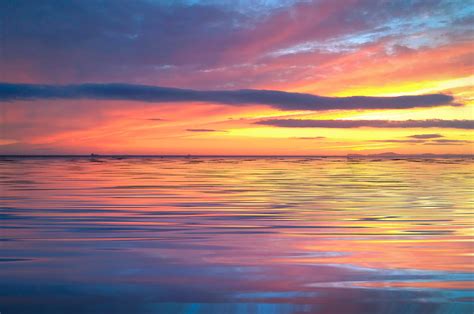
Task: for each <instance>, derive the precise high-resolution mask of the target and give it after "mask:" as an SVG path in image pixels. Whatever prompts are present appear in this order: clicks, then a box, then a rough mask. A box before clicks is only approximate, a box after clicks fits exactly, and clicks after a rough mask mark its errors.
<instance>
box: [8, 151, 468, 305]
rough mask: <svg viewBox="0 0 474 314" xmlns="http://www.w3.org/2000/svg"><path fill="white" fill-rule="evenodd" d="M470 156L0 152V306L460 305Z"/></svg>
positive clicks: (464, 286)
mask: <svg viewBox="0 0 474 314" xmlns="http://www.w3.org/2000/svg"><path fill="white" fill-rule="evenodd" d="M473 170H474V162H473V160H472V159H469V158H464V159H455V158H445V159H417V158H409V159H372V158H360V159H346V158H299V157H292V158H250V157H249V158H224V157H223V158H217V157H215V158H211V157H208V158H146V157H142V158H123V159H121V158H93V159H91V158H69V157H64V158H1V159H0V208H1V210H0V227H1V231H0V232H1V238H0V248H1V250H0V312H1V313H5V314H7V313H205V314H207V313H219V314H220V313H284V314H287V313H347V314H352V313H472V312H473V309H474V308H473V303H472V300H473V294H472V288H473V284H472V280H473V279H474V278H473V275H472V271H473V261H474V260H473V253H474V252H473V244H472V241H471V240H472V226H473V224H472V222H473V216H472V208H473V196H474V193H473V187H474V185H473V183H474V181H473V179H474V176H473V173H474V172H473Z"/></svg>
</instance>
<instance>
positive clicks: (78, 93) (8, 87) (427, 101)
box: [0, 83, 457, 111]
mask: <svg viewBox="0 0 474 314" xmlns="http://www.w3.org/2000/svg"><path fill="white" fill-rule="evenodd" d="M42 99H94V100H129V101H141V102H154V103H161V102H212V103H220V104H226V105H234V106H235V105H247V104H261V105H268V106H271V107H273V108H277V109H281V110H314V111H320V110H335V109H338V110H351V109H408V108H417V107H436V106H443V105H451V106H455V105H457V104H454V103H452V101H453V97H452V96H450V95H445V94H430V95H417V96H412V95H411V96H397V97H368V96H351V97H324V96H318V95H312V94H304V93H290V92H284V91H277V90H257V89H241V90H193V89H180V88H169V87H160V86H149V85H133V84H116V83H113V84H77V85H38V84H11V83H0V101H13V100H42Z"/></svg>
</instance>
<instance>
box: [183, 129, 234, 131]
mask: <svg viewBox="0 0 474 314" xmlns="http://www.w3.org/2000/svg"><path fill="white" fill-rule="evenodd" d="M186 131H188V132H225V131H222V130H214V129H186Z"/></svg>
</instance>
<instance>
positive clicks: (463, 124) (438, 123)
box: [256, 119, 474, 130]
mask: <svg viewBox="0 0 474 314" xmlns="http://www.w3.org/2000/svg"><path fill="white" fill-rule="evenodd" d="M256 124H262V125H270V126H277V127H284V128H341V129H350V128H362V127H369V128H447V129H466V130H468V129H474V120H437V119H432V120H406V121H393V120H296V119H286V120H283V119H272V120H262V121H258V122H256Z"/></svg>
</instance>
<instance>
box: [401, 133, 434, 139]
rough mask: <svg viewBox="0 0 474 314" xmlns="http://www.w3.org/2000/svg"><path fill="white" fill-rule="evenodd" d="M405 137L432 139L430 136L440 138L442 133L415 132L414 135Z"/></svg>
mask: <svg viewBox="0 0 474 314" xmlns="http://www.w3.org/2000/svg"><path fill="white" fill-rule="evenodd" d="M407 137H411V138H416V139H432V138H440V137H443V135H441V134H438V133H435V134H433V133H432V134H415V135H410V136H407Z"/></svg>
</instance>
